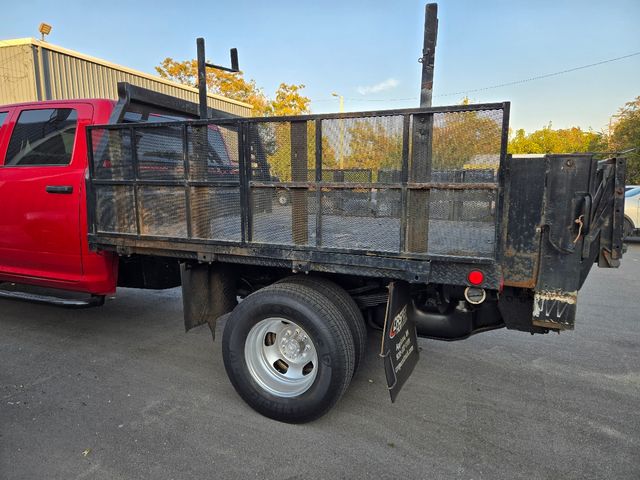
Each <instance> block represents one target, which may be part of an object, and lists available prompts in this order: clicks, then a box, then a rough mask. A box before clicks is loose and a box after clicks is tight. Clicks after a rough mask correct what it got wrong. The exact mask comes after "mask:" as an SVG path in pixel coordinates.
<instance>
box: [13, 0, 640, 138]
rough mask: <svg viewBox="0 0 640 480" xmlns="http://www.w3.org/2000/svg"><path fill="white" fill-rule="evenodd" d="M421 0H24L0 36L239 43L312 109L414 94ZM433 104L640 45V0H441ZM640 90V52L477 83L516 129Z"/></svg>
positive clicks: (96, 43)
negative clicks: (506, 109) (298, 88)
mask: <svg viewBox="0 0 640 480" xmlns="http://www.w3.org/2000/svg"><path fill="white" fill-rule="evenodd" d="M424 4H425V2H424V1H416V0H399V1H395V2H392V1H390V0H388V1H378V0H370V1H348V0H343V1H334V0H324V1H316V2H311V1H301V0H298V1H284V0H283V1H278V0H272V1H264V2H258V1H257V0H254V1H249V0H236V1H233V2H231V1H213V0H210V1H206V2H192V1H189V0H183V1H181V2H176V1H165V0H156V1H153V2H151V1H135V2H134V1H129V2H126V1H121V0H111V1H109V2H97V1H92V2H89V1H70V0H66V1H64V2H50V1H27V0H25V1H20V2H10V3H9V2H7V3H4V5H3V6H2V14H3V15H2V16H3V21H2V22H0V39H7V38H18V37H28V36H34V37H37V36H38V33H37V27H38V24H39V23H40V22H41V21H45V22H47V23H50V24H52V25H53V31H52V33H51V35H50V36H49V41H50V42H51V43H55V44H57V45H60V46H63V47H66V48H70V49H73V50H77V51H80V52H83V53H86V54H89V55H94V56H97V57H100V58H104V59H106V60H109V61H112V62H115V63H119V64H122V65H126V66H129V67H132V68H136V69H139V70H142V71H145V72H150V73H154V70H153V67H154V66H155V65H157V64H159V63H160V61H161V60H162V59H163V58H165V57H167V56H170V57H173V58H175V59H186V58H193V57H195V38H196V37H197V36H203V37H205V38H206V40H207V57H208V58H209V59H210V60H212V61H214V62H216V63H224V64H226V63H227V62H228V49H229V48H230V47H237V48H238V50H239V56H240V66H241V69H242V70H243V71H244V72H245V76H246V77H248V78H253V79H255V80H256V82H257V83H258V85H260V86H262V87H263V88H264V90H265V92H266V93H267V94H272V93H273V91H275V89H276V87H277V85H278V84H279V83H280V82H287V83H304V84H306V86H307V87H306V89H305V91H306V94H307V95H308V96H309V97H310V98H311V99H312V108H313V111H314V112H328V111H336V110H337V109H338V101H337V99H335V98H333V97H331V92H334V91H335V92H338V93H340V94H341V95H343V96H344V97H345V107H346V109H347V110H352V111H356V110H372V109H376V110H377V109H386V108H405V107H414V106H417V104H418V91H419V82H420V66H419V64H418V63H417V59H418V57H419V56H420V52H421V48H422V29H423V22H424ZM438 4H439V18H440V27H439V32H438V46H437V51H436V65H435V72H436V73H435V82H434V104H436V105H447V104H455V103H458V102H459V101H460V100H461V98H462V96H463V95H447V94H449V93H452V92H461V91H468V90H473V89H476V88H481V87H486V86H491V85H496V84H500V83H505V82H510V81H515V80H520V79H524V78H529V77H532V76H536V75H541V74H546V73H552V72H556V71H559V70H565V69H569V68H572V67H577V66H581V65H585V64H590V63H595V62H598V61H602V60H607V59H610V58H614V57H619V56H622V55H627V54H630V53H634V52H638V51H640V32H639V31H638V20H639V19H640V0H610V1H609V2H603V1H601V0H598V1H595V0H582V1H577V0H576V1H574V0H565V1H563V0H556V1H552V0H537V1H524V0H522V1H516V0H512V1H506V0H484V1H473V0H442V1H440V2H438ZM638 95H640V55H638V56H635V57H632V58H628V59H625V60H621V61H618V62H613V63H609V64H606V65H600V66H597V67H593V68H589V69H585V70H580V71H576V72H572V73H568V74H565V75H560V76H557V77H552V78H546V79H542V80H538V81H534V82H528V83H524V84H521V85H516V86H510V87H503V88H498V89H491V90H486V91H481V92H476V93H471V94H469V96H470V98H471V99H472V101H474V102H493V101H503V100H509V101H511V102H512V106H511V109H512V110H511V111H512V115H511V127H512V128H525V129H526V130H527V131H532V130H534V129H537V128H540V127H542V126H543V125H545V124H547V123H548V122H549V121H552V122H553V126H554V127H558V128H560V127H562V128H564V127H569V126H574V125H575V126H580V127H583V128H593V129H594V130H600V129H602V128H603V127H605V126H606V125H607V123H608V120H609V116H610V115H611V114H613V113H615V111H616V110H617V109H618V108H619V107H620V106H622V105H623V104H624V103H625V102H626V101H629V100H631V99H633V98H634V97H636V96H638Z"/></svg>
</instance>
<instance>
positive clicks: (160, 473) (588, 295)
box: [0, 244, 640, 480]
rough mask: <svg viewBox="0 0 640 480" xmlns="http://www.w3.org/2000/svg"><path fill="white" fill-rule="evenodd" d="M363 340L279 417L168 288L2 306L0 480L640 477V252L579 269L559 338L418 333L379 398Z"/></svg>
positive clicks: (373, 351)
mask: <svg viewBox="0 0 640 480" xmlns="http://www.w3.org/2000/svg"><path fill="white" fill-rule="evenodd" d="M222 326H223V325H222V324H219V325H218V333H219V336H218V338H221V336H222V335H221V331H222V330H221V329H222ZM369 340H370V347H371V348H370V351H369V354H368V357H367V359H366V362H365V364H364V365H363V367H362V369H361V370H360V371H359V372H358V374H357V376H356V377H355V378H354V380H353V382H352V384H351V387H350V388H349V390H348V391H347V393H346V394H345V396H344V397H343V399H342V400H341V401H340V402H339V403H338V404H337V405H336V407H335V408H334V409H333V410H332V411H331V412H330V413H329V414H328V415H326V416H325V417H323V418H321V419H320V420H318V421H316V422H313V423H310V424H306V425H287V424H282V423H278V422H274V421H272V420H268V419H266V418H263V417H261V416H260V415H258V414H257V413H255V412H253V411H252V410H251V409H250V408H249V407H247V406H246V405H245V404H244V403H243V402H242V401H241V400H240V398H239V397H238V395H236V393H235V391H234V390H233V388H232V387H231V385H230V383H229V382H228V380H227V378H226V374H225V372H224V367H223V364H222V355H221V346H220V342H219V341H216V342H215V343H213V342H212V341H211V335H210V333H209V331H208V328H206V327H204V328H199V329H196V330H195V331H192V332H189V333H187V334H185V333H184V329H183V326H182V318H181V298H180V291H179V290H178V289H175V290H169V291H164V292H150V291H137V290H128V289H123V290H121V291H119V292H118V296H117V298H116V299H114V300H110V301H108V302H107V304H106V305H105V306H104V307H100V308H94V309H88V310H75V311H74V310H65V309H61V308H57V307H52V306H46V305H35V304H29V303H22V302H17V301H11V300H0V479H7V480H9V479H11V480H13V479H29V480H31V479H65V480H67V479H82V478H87V479H109V480H115V479H143V478H144V479H146V478H149V479H154V480H156V479H171V478H173V479H186V478H197V479H204V478H224V479H227V478H229V479H235V478H237V479H246V478H277V479H282V480H285V479H313V478H327V479H338V478H365V477H366V478H381V479H382V478H428V479H439V478H445V479H448V478H453V479H476V480H477V479H510V480H512V479H520V478H522V479H527V480H533V479H563V480H565V479H591V478H593V479H638V478H640V245H638V244H634V245H630V246H629V251H628V252H627V254H626V256H625V258H624V260H623V265H622V268H620V269H618V270H615V269H598V268H594V269H593V270H592V272H591V275H590V276H589V278H588V279H587V283H586V285H585V286H584V288H583V289H582V290H581V292H580V295H579V305H578V315H577V320H576V329H575V331H574V332H569V333H563V334H561V335H556V334H549V335H536V336H531V335H528V334H525V333H521V332H512V331H506V330H499V331H494V332H490V333H485V334H481V335H478V336H476V337H473V338H471V339H468V340H465V341H461V342H453V343H446V342H437V341H431V340H424V339H421V340H420V346H421V358H420V362H419V364H418V366H417V367H416V370H415V372H414V374H413V376H412V377H411V379H410V380H409V382H408V383H407V385H406V386H405V388H404V390H403V391H402V392H401V393H400V396H399V398H398V400H397V402H396V403H395V404H393V405H392V404H391V403H390V402H389V397H388V393H387V390H386V385H385V380H384V372H383V367H382V363H381V360H380V359H379V358H378V357H377V350H378V343H379V334H377V333H375V332H374V333H371V334H370V336H369Z"/></svg>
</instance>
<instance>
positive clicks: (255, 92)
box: [155, 58, 311, 117]
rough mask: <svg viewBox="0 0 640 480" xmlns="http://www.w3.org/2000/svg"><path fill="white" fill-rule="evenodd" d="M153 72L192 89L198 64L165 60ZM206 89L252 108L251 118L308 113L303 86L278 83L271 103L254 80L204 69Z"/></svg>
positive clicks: (195, 84)
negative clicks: (205, 71)
mask: <svg viewBox="0 0 640 480" xmlns="http://www.w3.org/2000/svg"><path fill="white" fill-rule="evenodd" d="M155 69H156V72H158V74H159V75H160V76H161V77H162V78H166V79H167V80H172V81H174V82H178V83H182V84H184V85H189V86H192V87H195V86H197V84H198V62H197V61H196V60H184V61H177V60H174V59H173V58H165V59H164V60H163V61H162V62H161V63H160V65H158V66H157V67H155ZM207 88H208V91H209V92H210V93H215V94H218V95H222V96H224V97H227V98H231V99H233V100H239V101H241V102H246V103H248V104H250V105H252V106H253V115H254V116H256V117H261V116H276V115H300V114H303V113H308V112H309V109H310V105H311V100H310V99H309V98H308V97H306V96H304V95H303V94H302V89H304V85H303V84H288V83H281V84H280V86H279V87H278V89H277V90H276V92H275V96H274V98H273V99H270V98H269V97H267V96H266V95H265V93H264V91H263V90H262V89H261V88H259V87H258V86H257V84H256V82H255V80H246V79H245V78H244V76H243V75H242V73H230V72H224V71H222V70H215V69H211V68H210V69H207Z"/></svg>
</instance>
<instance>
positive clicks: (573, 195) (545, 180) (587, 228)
mask: <svg viewBox="0 0 640 480" xmlns="http://www.w3.org/2000/svg"><path fill="white" fill-rule="evenodd" d="M504 173H505V186H506V188H505V211H504V228H503V231H502V234H503V241H502V243H503V245H504V254H503V259H502V267H503V269H502V271H503V275H504V284H505V286H506V287H507V290H506V294H505V295H503V298H502V299H501V308H502V309H503V316H505V317H507V316H508V317H512V318H513V321H514V325H512V327H513V328H522V329H524V330H527V331H529V330H530V329H531V325H533V326H536V327H540V328H552V329H556V330H561V329H571V328H573V322H574V317H575V311H576V304H577V294H578V290H579V289H580V288H581V287H582V284H583V283H584V281H585V279H586V277H587V275H588V273H589V271H590V269H591V267H592V266H593V265H594V262H595V263H597V264H598V266H600V267H617V266H618V265H619V264H620V259H621V258H622V253H623V251H622V225H623V215H624V177H625V160H624V159H622V158H616V157H614V158H609V159H606V160H600V161H598V160H597V159H596V158H595V157H594V155H592V154H569V155H546V156H541V157H535V158H531V157H513V158H512V157H509V158H508V159H507V162H506V164H505V172H504ZM514 289H528V290H527V291H528V292H529V293H527V294H525V295H523V294H522V292H520V293H517V292H515V291H514ZM506 299H511V300H509V301H507V300H506ZM519 308H521V311H520V310H519ZM522 312H529V315H528V316H527V315H524V314H523V313H522ZM531 312H533V318H531ZM520 320H522V324H520V323H518V322H519V321H520Z"/></svg>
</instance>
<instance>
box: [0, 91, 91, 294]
mask: <svg viewBox="0 0 640 480" xmlns="http://www.w3.org/2000/svg"><path fill="white" fill-rule="evenodd" d="M92 112H93V108H92V106H91V105H89V104H78V103H74V104H70V103H63V102H61V103H60V104H57V103H47V104H44V105H41V106H35V105H34V106H19V107H14V110H13V112H11V113H10V118H9V120H8V124H6V125H5V132H4V133H3V137H4V140H3V141H0V273H6V274H10V275H18V276H26V277H31V278H33V277H36V278H46V279H49V280H54V281H59V282H63V283H67V284H68V283H73V282H78V281H79V280H80V279H81V276H82V250H81V246H82V243H81V242H82V240H81V239H82V236H81V235H82V233H83V232H81V231H80V224H81V222H80V215H81V209H80V201H81V199H84V172H85V167H86V140H85V135H84V126H85V125H87V124H89V123H90V121H91V118H92ZM2 153H4V155H2ZM2 157H4V158H2Z"/></svg>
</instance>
